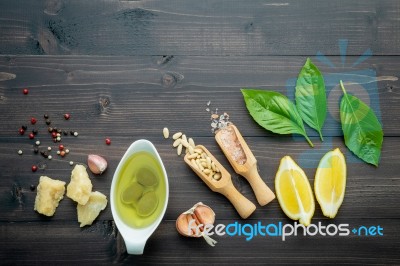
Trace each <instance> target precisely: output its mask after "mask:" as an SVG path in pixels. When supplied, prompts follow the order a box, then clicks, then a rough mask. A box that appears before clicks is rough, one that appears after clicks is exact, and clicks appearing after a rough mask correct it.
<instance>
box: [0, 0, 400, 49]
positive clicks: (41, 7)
mask: <svg viewBox="0 0 400 266" xmlns="http://www.w3.org/2000/svg"><path fill="white" fill-rule="evenodd" d="M0 10H2V11H1V23H0V32H2V38H1V39H0V53H1V54H74V55H99V54H100V55H160V54H161V55H164V54H174V55H310V54H311V55H313V54H315V53H316V52H317V51H320V50H321V51H322V52H324V53H326V54H329V55H337V54H339V49H338V47H337V43H338V40H339V39H348V40H349V43H351V44H352V46H351V47H349V48H350V49H349V50H348V54H358V49H361V50H366V49H368V48H370V49H372V51H373V52H374V54H377V55H394V54H399V52H400V40H399V39H398V38H396V37H395V38H394V37H393V36H398V35H399V34H400V27H399V23H400V22H399V17H400V8H399V2H398V1H396V0H387V1H372V0H369V1H362V2H359V1H356V0H352V1H346V0H340V1H318V0H312V1H308V0H301V1H297V0H288V1H264V0H256V1H246V0H240V1H234V2H232V1H229V0H222V1H221V0H211V1H201V2H199V1H196V0H190V1H187V0H174V1H160V0H157V1H115V0H113V1H103V0H94V1H90V2H85V3H83V2H82V1H79V0H72V1H63V0H44V1H21V0H17V1H1V3H0Z"/></svg>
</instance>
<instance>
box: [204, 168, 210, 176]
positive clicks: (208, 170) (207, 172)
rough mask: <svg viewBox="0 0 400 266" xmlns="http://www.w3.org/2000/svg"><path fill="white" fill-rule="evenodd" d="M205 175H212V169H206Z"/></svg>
mask: <svg viewBox="0 0 400 266" xmlns="http://www.w3.org/2000/svg"><path fill="white" fill-rule="evenodd" d="M203 173H205V174H206V175H208V174H210V173H211V170H210V169H204V171H203Z"/></svg>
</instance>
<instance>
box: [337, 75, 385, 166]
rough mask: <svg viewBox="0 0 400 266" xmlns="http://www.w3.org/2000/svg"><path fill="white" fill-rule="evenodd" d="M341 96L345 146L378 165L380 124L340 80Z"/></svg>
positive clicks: (380, 135)
mask: <svg viewBox="0 0 400 266" xmlns="http://www.w3.org/2000/svg"><path fill="white" fill-rule="evenodd" d="M340 86H341V87H342V90H343V93H344V95H343V97H342V100H341V102H340V120H341V122H342V130H343V135H344V141H345V144H346V146H347V147H348V148H349V149H350V150H351V151H352V152H353V153H354V154H356V155H357V156H358V157H359V158H361V159H362V160H364V161H365V162H367V163H370V164H373V165H375V166H378V164H379V159H380V156H381V148H382V142H383V131H382V126H381V124H380V123H379V121H378V118H377V117H376V115H375V113H374V112H373V110H372V109H371V108H369V107H368V105H366V104H365V103H364V102H363V101H361V100H360V99H358V98H357V97H355V96H353V95H349V94H347V92H346V89H345V88H344V86H343V82H342V81H340Z"/></svg>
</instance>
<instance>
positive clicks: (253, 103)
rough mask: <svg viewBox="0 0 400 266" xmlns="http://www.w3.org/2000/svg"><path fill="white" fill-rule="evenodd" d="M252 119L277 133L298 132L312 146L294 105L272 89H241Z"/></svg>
mask: <svg viewBox="0 0 400 266" xmlns="http://www.w3.org/2000/svg"><path fill="white" fill-rule="evenodd" d="M241 91H242V94H243V97H244V100H245V102H246V107H247V109H248V110H249V113H250V115H251V116H252V117H253V119H254V120H255V121H256V122H257V123H258V124H259V125H260V126H262V127H263V128H265V129H267V130H270V131H272V132H274V133H278V134H293V133H294V134H300V135H303V136H304V137H305V138H306V140H307V141H308V143H309V144H310V145H311V147H313V146H314V145H313V144H312V142H311V140H310V139H309V138H308V136H307V133H306V130H305V129H304V124H303V120H302V119H301V117H300V114H299V113H298V111H297V108H296V106H295V105H294V104H293V103H292V102H291V101H290V100H289V99H288V98H287V97H286V96H284V95H283V94H281V93H279V92H274V91H265V90H256V89H246V88H244V89H242V90H241Z"/></svg>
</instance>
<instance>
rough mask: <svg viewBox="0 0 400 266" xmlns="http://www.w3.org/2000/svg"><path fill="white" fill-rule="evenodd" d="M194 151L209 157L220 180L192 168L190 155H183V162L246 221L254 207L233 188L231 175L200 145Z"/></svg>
mask: <svg viewBox="0 0 400 266" xmlns="http://www.w3.org/2000/svg"><path fill="white" fill-rule="evenodd" d="M195 149H201V150H202V151H204V153H206V154H207V156H208V157H210V159H211V161H212V162H214V164H215V165H216V167H217V168H218V169H219V170H220V173H221V178H220V179H219V180H215V179H213V178H212V177H210V176H207V175H206V174H205V173H203V172H202V171H201V170H199V168H198V167H196V166H194V165H193V163H192V162H191V159H189V158H188V157H189V156H190V153H187V154H186V155H185V158H184V160H185V162H186V163H187V164H188V165H189V166H190V168H192V170H193V171H194V172H195V173H196V174H197V175H198V176H199V177H200V178H201V179H202V180H203V181H204V183H206V184H207V186H208V187H209V188H210V189H211V190H212V191H214V192H218V193H220V194H222V195H224V196H225V197H226V198H228V200H229V201H230V202H231V203H232V204H233V206H234V207H235V209H236V211H237V212H238V213H239V215H240V217H242V218H243V219H246V218H247V217H249V216H250V215H251V214H252V213H253V212H254V210H255V209H256V206H255V205H254V204H253V203H252V202H251V201H249V200H248V199H247V198H246V197H244V196H243V195H242V194H240V192H239V191H237V189H236V188H235V187H234V185H233V183H232V179H231V175H230V174H229V172H228V171H227V170H226V169H225V168H224V167H223V166H222V165H221V164H220V163H219V162H218V161H217V159H215V157H214V156H213V155H212V154H211V153H210V152H209V151H208V150H207V149H206V148H205V147H204V146H202V145H197V146H196V147H195Z"/></svg>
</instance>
